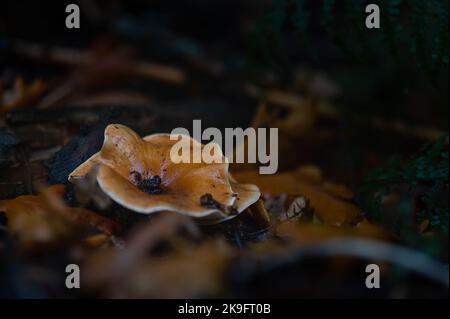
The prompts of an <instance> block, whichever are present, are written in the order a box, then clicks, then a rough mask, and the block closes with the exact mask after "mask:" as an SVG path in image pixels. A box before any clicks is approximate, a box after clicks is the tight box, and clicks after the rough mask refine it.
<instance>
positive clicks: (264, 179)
mask: <svg viewBox="0 0 450 319" xmlns="http://www.w3.org/2000/svg"><path fill="white" fill-rule="evenodd" d="M233 175H234V176H235V177H236V179H237V180H239V181H242V182H243V183H252V184H255V185H257V186H258V187H259V189H260V190H261V193H263V194H268V195H270V196H278V195H280V194H282V193H286V194H288V195H295V196H297V197H298V196H304V197H306V198H307V199H309V201H310V205H311V207H312V208H314V212H315V214H316V215H317V217H318V218H319V219H320V220H322V221H323V222H324V223H326V224H328V225H331V226H342V225H346V224H351V223H352V222H353V221H354V220H355V219H356V218H358V217H359V216H361V210H360V209H359V208H358V207H357V206H355V205H354V204H352V203H350V202H347V201H344V200H342V199H340V198H337V197H335V196H333V195H332V194H330V193H328V192H327V191H326V190H325V189H324V188H323V187H322V186H321V185H317V184H313V183H310V182H308V181H303V180H302V178H301V176H299V175H298V174H296V173H295V172H283V173H277V174H274V175H260V174H258V172H255V171H242V172H236V173H234V174H233Z"/></svg>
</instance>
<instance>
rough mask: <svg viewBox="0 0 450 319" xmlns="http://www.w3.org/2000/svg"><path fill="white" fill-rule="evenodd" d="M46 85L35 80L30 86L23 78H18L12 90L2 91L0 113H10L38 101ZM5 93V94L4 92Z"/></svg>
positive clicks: (0, 91)
mask: <svg viewBox="0 0 450 319" xmlns="http://www.w3.org/2000/svg"><path fill="white" fill-rule="evenodd" d="M45 90H46V85H45V84H44V82H43V81H42V80H34V81H33V82H31V83H30V84H25V81H24V80H23V78H22V77H20V76H18V77H16V79H15V80H14V84H13V87H12V88H11V90H5V89H4V88H3V89H2V90H0V93H2V94H0V111H1V112H8V111H11V110H13V109H15V108H20V107H24V106H27V105H29V104H30V103H33V102H34V101H36V99H37V98H38V97H40V96H41V95H42V94H43V93H44V91H45ZM2 91H3V92H2Z"/></svg>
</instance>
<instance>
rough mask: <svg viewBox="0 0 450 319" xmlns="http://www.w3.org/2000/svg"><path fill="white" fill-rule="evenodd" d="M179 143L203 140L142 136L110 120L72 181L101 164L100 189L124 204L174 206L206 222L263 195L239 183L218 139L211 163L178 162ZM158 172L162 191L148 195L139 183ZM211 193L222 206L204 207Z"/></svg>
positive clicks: (191, 145) (146, 210) (156, 208)
mask: <svg viewBox="0 0 450 319" xmlns="http://www.w3.org/2000/svg"><path fill="white" fill-rule="evenodd" d="M176 143H181V144H178V145H185V146H186V147H187V148H188V149H190V151H191V154H192V153H193V150H194V149H195V148H197V150H203V148H204V147H205V146H204V145H202V144H200V143H199V142H197V141H196V140H195V139H192V138H191V137H189V136H186V135H181V139H179V135H171V134H152V135H148V136H145V137H144V138H141V137H140V136H139V135H137V134H136V133H135V132H134V131H132V130H131V129H129V128H128V127H126V126H124V125H120V124H110V125H108V126H107V127H106V129H105V139H104V142H103V146H102V149H101V150H100V151H99V152H98V153H96V154H94V155H93V156H91V157H90V158H89V159H88V160H87V161H86V162H84V163H83V164H81V165H80V166H79V167H78V168H76V169H75V170H74V171H73V172H72V173H71V174H70V175H69V181H74V180H75V179H77V178H82V177H84V176H85V175H86V174H87V173H88V172H89V171H90V170H91V169H92V168H93V167H94V166H95V165H99V169H98V175H97V182H98V184H99V186H100V188H101V189H102V190H103V191H104V192H105V193H106V194H107V195H108V196H110V197H111V198H112V199H113V200H114V201H116V202H117V203H119V204H120V205H122V206H124V207H126V208H128V209H130V210H133V211H135V212H138V213H143V214H150V213H155V212H160V211H173V212H178V213H181V214H185V215H189V216H193V217H197V218H199V219H201V220H203V221H205V222H207V223H211V222H217V221H223V220H225V219H229V218H232V217H234V216H235V214H232V213H230V210H228V209H227V208H229V207H233V208H234V211H235V212H236V211H237V212H238V213H240V212H242V211H243V210H244V209H246V208H247V207H248V206H250V205H251V204H253V203H254V202H256V201H257V200H258V198H259V197H260V192H259V189H258V188H257V187H256V186H255V185H243V184H239V183H237V182H236V181H235V180H234V179H233V178H232V177H231V176H230V175H229V173H228V166H229V165H228V160H227V158H226V157H225V156H224V155H223V154H222V151H221V149H220V147H219V146H218V145H217V144H211V145H212V148H211V149H214V152H213V154H211V155H213V162H212V163H205V162H203V161H202V162H201V163H174V162H173V161H172V160H171V156H170V152H171V149H172V147H173V146H174V145H175V144H176ZM156 176H158V177H159V178H160V184H158V187H160V190H161V192H160V193H158V194H151V193H150V194H149V193H147V192H145V191H144V190H142V188H141V187H139V185H140V182H141V181H143V180H149V179H152V178H155V177H156ZM205 194H211V195H212V198H213V199H214V201H215V202H216V203H220V208H218V207H215V206H214V205H213V206H207V207H205V206H202V205H201V201H200V198H201V197H202V196H203V195H205Z"/></svg>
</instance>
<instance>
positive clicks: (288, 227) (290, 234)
mask: <svg viewBox="0 0 450 319" xmlns="http://www.w3.org/2000/svg"><path fill="white" fill-rule="evenodd" d="M276 231H277V235H279V236H282V237H287V238H289V239H291V240H294V241H296V242H299V243H302V244H309V243H314V242H317V241H322V240H328V239H335V238H347V237H358V238H372V239H387V237H386V235H385V233H384V231H383V230H382V229H381V228H379V227H377V226H375V225H372V224H370V223H369V222H368V221H367V220H363V221H361V223H360V224H358V225H356V226H355V227H332V226H327V225H314V224H301V223H297V222H295V221H291V222H290V221H288V222H284V223H282V224H280V225H279V226H278V227H277V230H276Z"/></svg>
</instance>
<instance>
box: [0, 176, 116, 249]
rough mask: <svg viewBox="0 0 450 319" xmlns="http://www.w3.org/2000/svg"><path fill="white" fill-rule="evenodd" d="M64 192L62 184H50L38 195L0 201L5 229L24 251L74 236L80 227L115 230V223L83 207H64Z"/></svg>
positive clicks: (103, 230)
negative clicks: (4, 216)
mask: <svg viewBox="0 0 450 319" xmlns="http://www.w3.org/2000/svg"><path fill="white" fill-rule="evenodd" d="M64 193H65V186H64V185H53V186H50V187H48V188H45V189H43V190H42V191H41V194H40V195H23V196H19V197H17V198H15V199H11V200H0V212H3V213H5V215H6V218H7V229H8V232H9V233H10V234H11V235H12V236H13V237H17V238H18V240H19V242H20V244H21V246H22V247H23V248H24V249H25V250H29V249H31V248H34V247H38V246H41V245H45V246H54V245H58V244H60V243H61V242H65V241H67V240H69V239H71V238H73V237H75V236H76V235H77V234H78V231H79V230H81V229H87V228H91V229H96V230H97V231H99V232H102V233H104V234H106V235H112V234H113V233H116V232H118V230H119V228H120V227H119V225H117V224H116V223H114V222H113V221H111V220H109V219H107V218H104V217H102V216H100V215H97V214H96V213H94V212H92V211H90V210H87V209H84V208H76V207H75V208H73V207H66V206H65V205H64V202H63V201H62V196H63V195H64Z"/></svg>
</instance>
